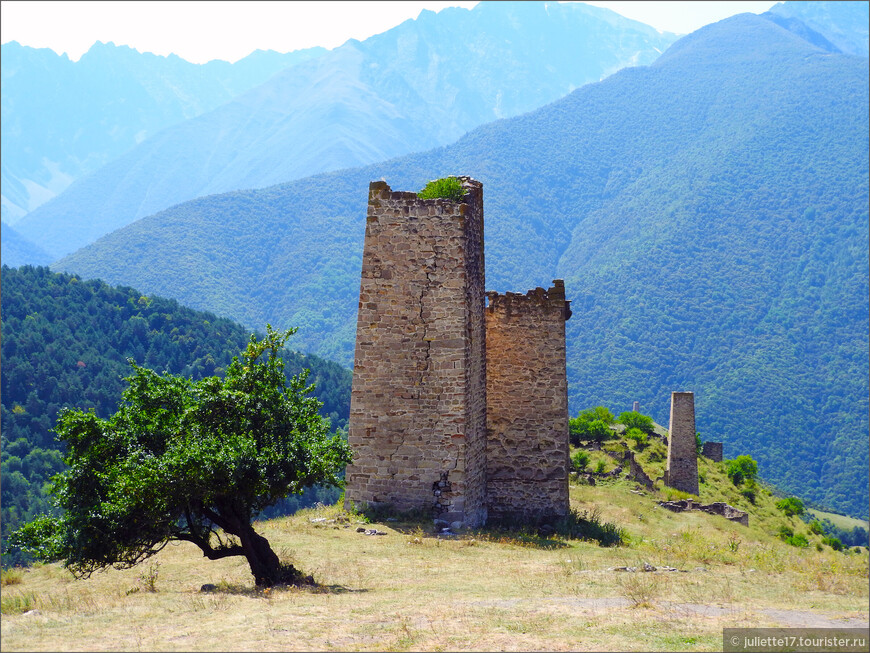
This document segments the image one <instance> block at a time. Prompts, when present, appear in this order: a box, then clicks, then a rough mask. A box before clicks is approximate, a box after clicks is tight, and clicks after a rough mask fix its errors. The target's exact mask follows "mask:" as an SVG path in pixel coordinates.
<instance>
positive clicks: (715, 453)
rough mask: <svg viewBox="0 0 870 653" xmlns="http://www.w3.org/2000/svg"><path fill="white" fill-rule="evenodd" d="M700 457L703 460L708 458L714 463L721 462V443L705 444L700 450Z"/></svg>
mask: <svg viewBox="0 0 870 653" xmlns="http://www.w3.org/2000/svg"><path fill="white" fill-rule="evenodd" d="M701 455H702V456H704V458H709V459H710V460H712V461H713V462H714V463H721V462H722V443H721V442H705V443H704V444H703V447H702V449H701Z"/></svg>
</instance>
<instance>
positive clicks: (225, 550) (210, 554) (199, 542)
mask: <svg viewBox="0 0 870 653" xmlns="http://www.w3.org/2000/svg"><path fill="white" fill-rule="evenodd" d="M175 539H177V540H183V541H185V542H193V543H194V544H196V546H198V547H199V548H200V549H201V550H202V555H204V556H205V557H206V558H208V559H209V560H220V559H221V558H229V557H230V556H243V555H245V550H244V549H243V548H242V547H240V546H222V547H218V548H216V549H213V548H212V547H211V545H210V544H209V543H208V542H206V541H205V540H203V539H201V538H198V537H196V536H195V535H187V534H184V533H179V534H177V535H176V536H175Z"/></svg>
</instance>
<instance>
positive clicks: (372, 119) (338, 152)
mask: <svg viewBox="0 0 870 653" xmlns="http://www.w3.org/2000/svg"><path fill="white" fill-rule="evenodd" d="M373 10H374V9H373ZM675 38H676V37H675V36H674V35H672V34H659V33H658V32H657V31H656V30H654V29H653V28H651V27H649V26H648V25H644V24H642V23H638V22H635V21H631V20H628V19H625V18H622V17H621V16H619V15H617V14H615V13H613V12H611V11H609V10H607V9H601V8H599V7H591V6H588V5H584V4H582V3H564V4H563V3H543V2H481V3H480V4H478V5H477V6H476V7H475V8H474V9H473V10H467V9H462V8H458V7H452V8H447V9H444V10H443V11H441V12H439V13H438V14H435V13H433V12H431V11H423V12H422V13H421V14H420V17H419V18H418V19H416V20H408V21H405V22H404V23H402V24H401V25H399V26H397V27H394V28H393V29H391V30H388V31H386V32H384V33H383V34H379V35H376V36H373V37H371V38H369V39H366V40H365V41H363V42H360V41H356V40H350V41H348V42H347V43H345V44H344V45H343V46H341V47H339V48H336V49H335V50H333V51H331V52H329V53H327V54H325V55H323V56H321V57H318V58H316V59H314V60H313V61H310V62H306V63H303V64H300V65H299V66H295V67H293V68H291V69H288V70H285V71H283V72H281V73H279V74H278V75H276V76H275V77H274V78H272V79H271V80H269V82H267V83H266V84H263V85H262V86H259V87H257V88H255V89H252V90H251V91H249V92H248V93H245V94H244V95H241V96H240V97H238V98H236V99H235V100H233V101H232V102H229V103H227V104H225V105H223V106H221V107H219V108H218V109H215V110H214V111H211V112H208V113H206V114H204V115H202V116H199V117H197V118H194V119H191V120H188V121H185V122H183V123H181V124H179V125H177V126H175V127H172V128H168V129H166V130H164V131H162V132H160V133H159V134H155V135H154V136H153V137H151V138H148V139H146V140H144V141H143V142H142V143H140V144H139V145H137V146H136V147H135V148H134V149H132V150H131V151H129V152H128V153H126V154H125V155H124V156H123V157H120V158H118V159H116V160H115V161H112V162H111V163H110V164H108V165H106V166H105V167H103V168H101V169H100V170H99V171H97V172H95V173H94V174H93V175H91V176H89V177H87V178H85V179H82V180H81V181H80V182H78V183H76V184H73V185H72V186H71V187H70V188H69V189H67V190H66V191H65V192H64V193H63V194H62V195H60V196H58V197H57V198H56V199H54V200H52V201H51V202H48V203H47V204H45V205H44V206H42V207H40V208H39V209H37V210H36V211H34V212H33V213H31V214H29V215H28V216H27V217H26V218H23V219H22V221H21V222H20V223H19V224H17V225H16V229H18V231H19V232H20V233H21V235H22V236H24V237H25V238H28V239H30V240H32V241H33V242H34V243H36V244H38V245H40V246H41V247H42V248H43V249H45V250H46V251H48V252H49V253H50V254H51V255H52V256H53V257H55V258H60V257H61V256H63V255H65V254H68V253H70V252H72V251H74V250H76V249H77V248H79V247H83V246H84V245H87V244H88V243H90V242H93V241H94V240H96V239H97V238H99V237H100V236H102V235H103V234H107V233H109V232H111V231H113V230H114V229H117V228H119V227H122V226H124V225H126V224H129V223H130V222H132V221H133V220H135V219H137V218H141V217H144V216H147V215H149V214H151V213H154V212H156V211H159V210H161V209H164V208H166V207H168V206H171V205H173V204H176V203H178V202H182V201H184V200H188V199H192V198H194V197H198V196H201V195H209V194H212V193H219V192H225V191H230V190H236V189H240V188H257V187H263V186H268V185H270V184H276V183H279V182H284V181H289V180H291V179H297V178H300V177H306V176H309V175H312V174H315V173H318V172H323V171H327V170H337V169H340V168H346V167H348V166H355V165H360V164H368V163H373V162H375V161H382V160H384V159H387V158H389V157H394V156H397V155H400V154H407V153H409V152H414V151H418V150H423V149H427V148H430V147H434V146H436V145H443V144H445V143H450V142H452V141H454V140H455V139H457V138H459V137H460V136H462V135H463V134H464V133H465V132H467V131H468V130H469V129H472V128H474V127H476V126H478V125H480V124H482V123H485V122H489V121H491V120H495V119H497V118H503V117H507V116H514V115H517V114H519V113H522V112H524V111H529V110H531V109H535V108H537V107H539V106H541V105H543V104H546V103H547V102H551V101H553V100H555V99H557V98H560V97H562V96H564V95H565V94H566V93H568V92H570V91H572V90H573V89H575V88H577V87H578V86H581V85H583V84H586V83H588V82H597V81H598V80H600V79H602V78H603V77H606V76H607V75H608V74H610V73H611V72H613V71H616V70H619V69H620V68H622V67H625V66H631V65H638V64H646V63H649V62H651V61H654V60H655V59H656V57H658V56H659V55H660V54H661V52H662V51H664V50H665V49H666V48H667V46H668V45H670V44H671V43H672V42H673V41H674V39H675ZM4 150H5V148H4ZM4 156H5V155H4Z"/></svg>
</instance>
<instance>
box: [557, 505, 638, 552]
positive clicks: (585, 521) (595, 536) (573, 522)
mask: <svg viewBox="0 0 870 653" xmlns="http://www.w3.org/2000/svg"><path fill="white" fill-rule="evenodd" d="M556 532H557V533H558V534H559V535H561V536H562V537H565V538H569V539H582V540H591V541H594V542H598V544H599V546H618V545H620V544H623V543H624V542H625V540H626V537H627V536H626V533H625V530H624V529H622V528H619V527H617V526H616V525H615V524H612V523H611V522H604V523H602V522H601V515H600V514H599V513H598V511H597V510H593V511H592V513H591V514H590V513H588V512H586V511H582V512H581V511H578V510H575V509H573V508H572V509H571V510H570V511H569V512H568V514H567V515H565V517H563V518H562V519H560V520H559V521H558V522H557V523H556Z"/></svg>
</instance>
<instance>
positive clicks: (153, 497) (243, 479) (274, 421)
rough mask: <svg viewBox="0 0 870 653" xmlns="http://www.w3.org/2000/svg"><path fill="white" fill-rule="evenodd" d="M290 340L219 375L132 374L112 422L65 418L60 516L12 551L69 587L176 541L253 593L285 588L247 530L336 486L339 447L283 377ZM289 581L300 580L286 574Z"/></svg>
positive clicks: (268, 344) (310, 401)
mask: <svg viewBox="0 0 870 653" xmlns="http://www.w3.org/2000/svg"><path fill="white" fill-rule="evenodd" d="M292 333H293V330H288V331H286V332H283V333H281V332H277V331H274V330H272V328H271V326H268V327H267V335H266V337H265V338H264V339H263V340H257V339H256V337H254V336H251V340H250V342H249V343H248V346H247V348H246V349H245V351H244V352H243V353H242V355H241V359H239V358H234V359H233V361H232V362H231V363H230V365H229V366H228V367H227V371H226V375H225V376H224V378H220V377H217V376H211V377H206V378H204V379H202V380H200V381H192V380H190V379H187V378H184V377H181V376H176V375H172V374H164V375H160V374H158V373H156V372H154V371H152V370H149V369H146V368H144V367H139V366H138V365H136V364H135V363H131V366H132V368H133V375H132V376H130V377H128V378H127V379H126V381H127V384H128V387H127V389H126V390H125V391H124V393H123V403H122V405H121V406H120V408H119V409H118V411H117V412H116V413H115V414H114V415H112V416H111V417H109V418H108V419H101V418H99V417H97V416H96V415H95V414H94V412H93V411H89V412H83V411H80V410H68V409H65V410H63V411H62V412H61V414H60V417H59V419H58V425H57V432H58V435H59V437H60V438H61V439H62V440H63V441H64V442H66V444H67V446H68V453H67V458H66V462H67V463H68V464H69V466H70V469H69V470H67V471H65V472H63V473H61V474H59V475H57V476H56V477H54V480H53V486H52V494H53V495H54V496H55V498H56V500H57V503H58V506H59V507H60V508H62V509H63V511H64V512H63V513H62V514H61V515H60V517H57V518H43V519H40V520H37V521H35V522H32V523H30V524H25V525H24V526H23V527H21V528H20V529H18V530H17V531H15V532H13V533H12V534H11V535H10V537H9V542H10V544H11V545H12V546H18V547H22V548H27V549H29V550H30V551H31V552H32V553H34V554H35V555H37V556H38V557H40V558H43V559H58V558H59V559H62V560H64V563H65V565H66V566H67V567H68V568H69V569H70V570H71V571H72V572H73V574H75V575H76V576H83V577H87V576H89V575H90V574H91V573H93V572H94V571H96V570H98V569H103V568H105V567H109V566H114V567H117V568H128V567H132V566H133V565H135V564H137V563H139V562H141V561H142V560H145V559H146V558H148V557H150V556H152V555H154V554H155V553H157V552H158V551H159V550H160V549H161V548H163V546H165V545H166V543H168V542H170V541H173V540H179V541H188V542H192V543H194V544H195V545H197V546H198V547H199V548H200V549H201V550H202V551H203V554H204V555H205V556H206V557H209V558H211V559H218V558H223V557H227V556H233V555H241V556H244V557H245V558H246V559H247V561H248V563H249V565H250V567H251V573H252V574H253V575H254V578H255V580H256V583H257V585H265V586H269V585H273V584H275V583H279V582H285V581H286V580H287V579H288V576H287V574H288V573H290V572H293V570H288V569H285V568H283V567H282V565H281V563H280V562H279V560H278V558H277V556H276V555H275V554H274V553H273V552H272V550H271V548H270V547H269V545H268V542H267V541H266V540H265V538H263V537H261V536H260V535H258V534H257V533H256V532H255V531H254V529H253V527H252V526H251V522H252V520H253V519H254V518H256V517H257V515H259V513H260V512H261V511H262V510H263V509H264V508H266V507H268V506H270V505H273V504H275V503H276V502H277V501H278V500H280V499H282V498H283V497H285V496H287V495H288V494H293V493H299V492H301V491H302V490H303V489H304V488H305V487H307V486H310V485H314V484H326V485H339V484H340V482H341V481H340V474H341V472H342V471H343V469H344V466H345V465H346V464H347V463H348V462H350V460H351V453H350V448H349V447H348V445H347V443H346V442H345V441H344V440H343V439H342V438H341V437H340V436H338V435H335V436H330V435H329V423H328V422H327V421H326V420H324V418H323V417H321V416H320V415H319V413H318V409H319V408H320V405H321V404H320V402H319V401H317V399H315V398H314V397H309V396H307V395H308V394H309V393H310V392H311V390H312V389H313V388H312V387H311V386H309V385H308V384H307V377H308V373H307V371H306V370H303V371H302V372H301V373H300V374H298V375H296V376H293V377H291V378H290V379H289V382H288V379H287V377H286V375H285V374H284V370H283V366H284V364H283V361H282V359H281V356H280V353H281V350H282V348H283V346H284V343H285V341H286V340H287V338H288V337H289V336H290V335H291V334H292ZM294 573H295V572H294Z"/></svg>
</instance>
